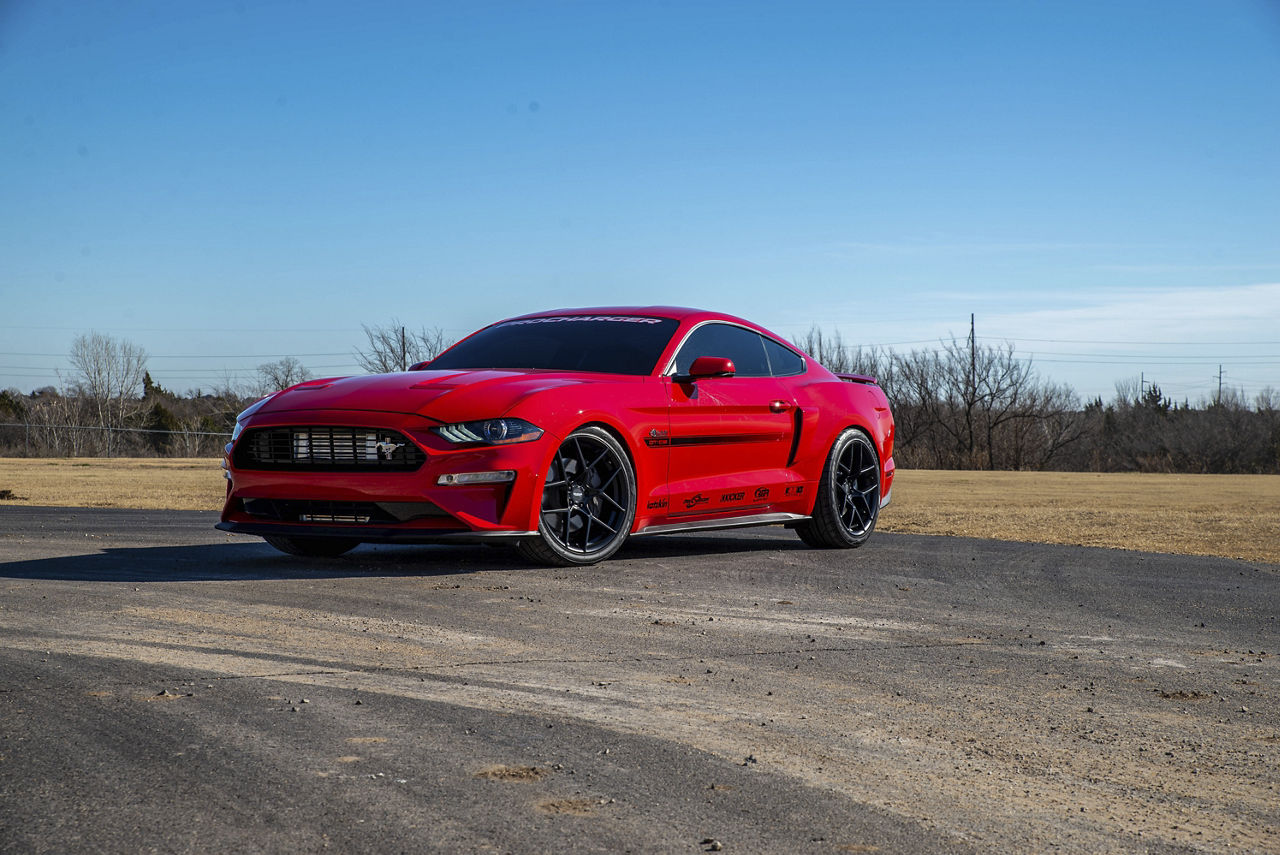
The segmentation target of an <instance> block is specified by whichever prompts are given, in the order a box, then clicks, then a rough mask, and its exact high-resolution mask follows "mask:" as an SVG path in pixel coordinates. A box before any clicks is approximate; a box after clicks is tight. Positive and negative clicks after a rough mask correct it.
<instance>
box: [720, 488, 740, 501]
mask: <svg viewBox="0 0 1280 855" xmlns="http://www.w3.org/2000/svg"><path fill="white" fill-rule="evenodd" d="M746 497H747V492H746V490H743V491H742V492H741V493H725V494H724V495H723V496H721V497H720V501H721V502H725V503H728V502H741V501H742V500H743V499H745V498H746Z"/></svg>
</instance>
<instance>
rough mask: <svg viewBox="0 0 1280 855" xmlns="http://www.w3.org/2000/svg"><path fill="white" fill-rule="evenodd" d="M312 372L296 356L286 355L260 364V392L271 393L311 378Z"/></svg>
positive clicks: (261, 393) (263, 393)
mask: <svg viewBox="0 0 1280 855" xmlns="http://www.w3.org/2000/svg"><path fill="white" fill-rule="evenodd" d="M311 377H312V374H311V372H310V371H308V370H307V369H306V366H304V365H303V364H302V363H301V362H299V361H298V360H297V359H296V358H295V357H292V356H285V357H283V358H281V359H277V360H276V361H275V362H264V363H262V364H261V365H259V366H258V394H260V395H269V394H271V393H272V392H277V391H279V390H281V389H287V388H289V387H290V386H294V385H296V384H298V383H302V382H304V381H306V380H310V379H311Z"/></svg>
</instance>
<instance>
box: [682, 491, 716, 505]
mask: <svg viewBox="0 0 1280 855" xmlns="http://www.w3.org/2000/svg"><path fill="white" fill-rule="evenodd" d="M710 501H711V499H709V498H707V497H706V496H704V495H702V494H701V493H699V494H698V495H696V496H694V497H693V498H692V499H685V500H684V506H685V507H686V508H690V509H692V508H696V507H698V506H699V505H705V504H707V503H708V502H710Z"/></svg>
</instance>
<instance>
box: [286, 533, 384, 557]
mask: <svg viewBox="0 0 1280 855" xmlns="http://www.w3.org/2000/svg"><path fill="white" fill-rule="evenodd" d="M262 539H263V540H265V541H266V542H267V543H269V544H271V545H272V546H274V547H275V548H276V549H278V550H280V551H281V552H287V553H288V554H290V555H302V556H306V557H308V558H333V557H334V556H337V555H341V554H342V553H344V552H350V551H351V550H352V549H355V548H356V546H358V545H359V544H360V541H358V540H350V539H348V538H345V537H298V536H294V535H282V534H264V535H263V536H262Z"/></svg>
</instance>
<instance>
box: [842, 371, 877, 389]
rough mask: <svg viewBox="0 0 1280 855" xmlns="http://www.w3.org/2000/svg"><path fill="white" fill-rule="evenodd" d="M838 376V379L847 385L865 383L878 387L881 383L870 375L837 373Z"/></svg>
mask: <svg viewBox="0 0 1280 855" xmlns="http://www.w3.org/2000/svg"><path fill="white" fill-rule="evenodd" d="M836 376H837V377H839V378H840V379H841V380H843V381H845V382H846V383H865V384H867V385H868V386H877V385H879V382H878V381H877V380H876V378H874V377H871V376H869V375H867V374H839V373H837V374H836Z"/></svg>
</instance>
